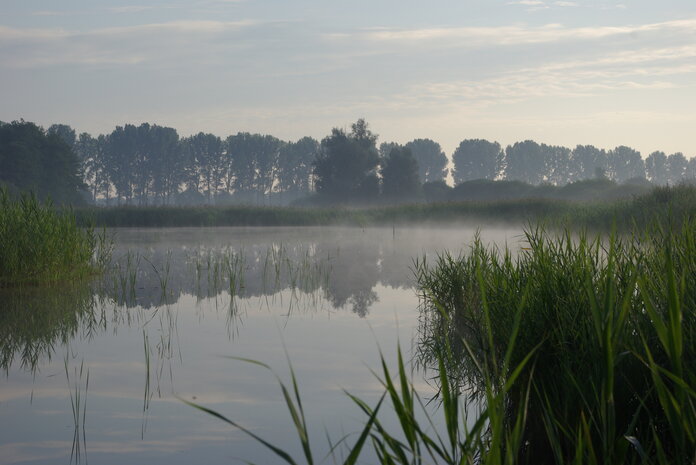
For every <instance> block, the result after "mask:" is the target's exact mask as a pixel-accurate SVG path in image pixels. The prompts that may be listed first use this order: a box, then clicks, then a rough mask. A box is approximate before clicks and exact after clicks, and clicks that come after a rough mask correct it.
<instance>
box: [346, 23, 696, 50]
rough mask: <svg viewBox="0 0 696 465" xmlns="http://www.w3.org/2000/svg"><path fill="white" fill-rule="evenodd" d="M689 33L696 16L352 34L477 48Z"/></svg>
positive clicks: (693, 31) (695, 26)
mask: <svg viewBox="0 0 696 465" xmlns="http://www.w3.org/2000/svg"><path fill="white" fill-rule="evenodd" d="M654 32H659V33H669V32H671V33H674V32H677V33H686V34H690V35H696V19H684V20H675V21H665V22H659V23H649V24H640V25H629V26H587V27H566V26H563V25H562V24H547V25H544V26H491V27H450V28H419V29H383V30H376V31H365V32H362V33H358V34H354V35H353V37H355V36H357V37H358V38H363V39H365V40H370V41H374V42H415V41H418V42H422V41H443V40H446V41H449V42H450V44H452V41H457V42H456V43H457V44H458V45H460V46H466V47H476V46H480V45H482V44H490V45H519V44H535V43H548V42H560V41H568V40H595V39H604V38H609V37H614V36H629V35H634V34H640V33H654Z"/></svg>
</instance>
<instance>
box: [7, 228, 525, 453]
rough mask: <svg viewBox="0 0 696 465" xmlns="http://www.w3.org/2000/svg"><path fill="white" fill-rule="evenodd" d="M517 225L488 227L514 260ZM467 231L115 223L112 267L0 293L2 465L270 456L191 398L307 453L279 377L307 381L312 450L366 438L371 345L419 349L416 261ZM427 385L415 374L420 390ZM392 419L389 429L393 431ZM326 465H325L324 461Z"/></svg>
mask: <svg viewBox="0 0 696 465" xmlns="http://www.w3.org/2000/svg"><path fill="white" fill-rule="evenodd" d="M519 234H520V233H519V231H514V232H511V231H505V230H495V229H486V230H485V231H484V232H483V233H482V237H483V238H484V240H485V241H486V242H492V243H496V244H499V245H501V246H502V245H504V244H505V243H506V242H507V243H508V244H509V245H510V246H511V248H513V249H515V248H516V247H518V244H519V242H520V240H521V237H520V236H519ZM473 235H474V230H472V229H416V228H414V229H400V228H397V229H396V230H393V229H392V228H384V229H381V228H374V229H365V230H363V229H360V228H215V229H201V228H196V229H194V228H191V229H158V230H143V229H120V230H118V231H116V236H115V237H116V249H115V252H114V266H113V272H111V273H109V274H108V276H106V277H104V278H103V279H99V280H97V281H96V282H94V283H90V284H85V285H80V286H68V287H65V288H61V289H59V290H55V291H50V292H47V291H43V292H36V291H34V292H22V293H19V294H18V293H16V292H15V293H12V294H10V293H4V294H0V361H1V362H2V369H3V370H4V371H5V376H4V378H3V379H2V380H0V463H1V464H9V463H36V464H39V463H41V464H43V463H47V464H48V463H50V464H56V463H58V464H60V463H66V464H68V463H92V464H123V463H144V464H158V463H162V464H173V463H174V464H175V463H182V464H189V463H194V462H195V463H210V464H217V463H242V461H243V460H251V461H254V462H257V463H275V462H276V460H274V457H273V456H272V455H270V453H269V452H267V451H265V450H263V449H262V448H261V446H260V445H258V444H257V443H254V442H253V441H250V440H249V439H247V437H246V436H245V435H244V434H243V433H242V432H240V431H238V430H236V429H234V428H232V427H230V426H228V425H226V424H224V423H222V422H221V421H219V420H217V419H215V418H213V417H211V416H209V415H206V414H204V413H202V412H200V411H198V410H196V409H194V408H192V407H189V406H187V405H186V404H184V403H183V402H182V401H181V400H180V399H187V400H190V401H193V402H197V403H200V404H202V405H204V406H206V407H209V408H212V409H214V410H217V411H219V412H220V413H222V414H224V415H226V416H228V417H229V418H231V419H232V420H234V421H236V422H239V423H240V424H242V425H244V426H246V427H248V428H250V429H252V430H253V431H254V432H255V433H256V434H259V435H261V436H262V437H264V438H268V439H271V440H272V442H274V443H275V444H277V445H280V446H282V447H284V448H286V449H287V450H289V451H292V452H293V453H295V456H296V457H300V455H301V454H300V450H299V446H298V441H297V439H296V436H295V434H294V432H293V427H292V423H291V419H290V416H289V414H288V412H287V410H286V408H285V406H284V403H283V400H282V396H281V394H280V390H279V388H278V385H277V383H276V381H275V378H274V377H273V374H271V373H270V372H268V371H267V370H264V369H263V368H261V367H259V366H256V365H252V364H249V363H245V362H242V361H238V360H234V359H230V357H245V358H252V359H255V360H260V361H263V362H265V363H267V364H269V365H270V366H271V367H272V368H273V370H274V371H275V372H276V373H277V374H278V375H279V376H280V377H281V378H283V379H285V380H287V379H288V373H289V371H288V362H287V360H286V352H287V354H288V356H289V358H290V359H291V362H292V365H293V367H294V370H295V373H296V375H297V377H298V379H299V383H300V389H301V393H302V396H303V401H304V406H305V410H306V414H307V417H308V419H309V424H310V435H311V439H312V441H313V442H314V445H315V446H316V449H317V451H319V452H320V454H318V457H323V455H321V454H323V453H326V451H327V450H328V446H327V440H326V434H327V433H328V434H329V435H330V436H331V438H332V439H334V440H337V439H339V438H340V437H342V436H343V435H345V434H347V433H351V432H355V431H358V430H359V428H360V426H361V424H362V420H363V416H362V414H361V413H360V412H359V411H358V409H357V408H356V407H354V405H353V404H352V403H351V401H350V400H349V399H348V398H347V397H346V395H345V394H344V393H343V390H344V389H345V390H348V391H349V392H351V393H352V394H356V395H357V396H359V397H361V398H363V399H364V400H366V401H368V402H370V403H374V402H376V400H377V399H378V397H379V395H380V394H381V392H382V389H381V385H380V384H379V382H378V380H377V379H376V378H375V377H374V375H372V374H371V372H370V369H375V370H377V369H378V368H379V364H378V362H379V353H378V348H381V350H382V351H383V353H384V355H385V357H386V359H387V360H389V361H394V360H395V359H396V356H395V353H396V347H397V341H400V343H401V346H402V348H403V351H404V353H405V355H406V356H407V357H410V355H411V354H412V347H413V344H415V343H416V341H417V334H416V333H417V326H418V299H417V295H416V293H415V290H414V289H413V277H412V272H411V266H412V263H413V259H414V258H418V257H423V256H424V255H427V256H429V257H431V258H432V257H434V256H435V254H436V253H437V252H438V251H443V250H451V251H459V250H461V249H465V248H466V247H467V245H468V244H469V242H470V241H471V239H472V238H473ZM427 376H428V375H427V374H425V375H424V374H422V373H415V374H414V382H415V384H416V385H417V386H418V388H419V390H420V392H421V393H422V394H423V396H424V397H427V396H428V395H429V394H430V393H432V391H431V390H430V388H429V386H428V384H427V382H426V380H425V379H424V378H427ZM387 421H388V420H387ZM327 462H328V463H332V462H331V461H330V460H328V461H327Z"/></svg>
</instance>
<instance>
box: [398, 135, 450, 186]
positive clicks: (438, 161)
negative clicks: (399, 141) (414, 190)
mask: <svg viewBox="0 0 696 465" xmlns="http://www.w3.org/2000/svg"><path fill="white" fill-rule="evenodd" d="M404 147H405V148H407V149H409V150H411V153H412V154H413V157H414V158H415V159H416V161H417V162H418V174H419V177H420V182H422V183H426V182H437V181H443V180H444V179H445V178H446V177H447V172H448V169H447V163H448V162H449V160H447V155H445V152H443V151H442V148H441V147H440V144H438V143H437V142H435V141H433V140H431V139H415V140H412V141H411V142H408V143H406V145H404Z"/></svg>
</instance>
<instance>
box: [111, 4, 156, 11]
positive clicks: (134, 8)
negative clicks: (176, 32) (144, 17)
mask: <svg viewBox="0 0 696 465" xmlns="http://www.w3.org/2000/svg"><path fill="white" fill-rule="evenodd" d="M154 8H155V7H154V6H152V5H126V6H113V7H110V8H107V10H108V11H110V12H112V13H140V12H142V11H147V10H153V9H154Z"/></svg>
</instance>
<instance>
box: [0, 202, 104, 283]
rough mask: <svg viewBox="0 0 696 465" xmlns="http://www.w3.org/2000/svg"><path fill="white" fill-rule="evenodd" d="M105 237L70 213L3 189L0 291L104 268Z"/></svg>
mask: <svg viewBox="0 0 696 465" xmlns="http://www.w3.org/2000/svg"><path fill="white" fill-rule="evenodd" d="M109 253H110V242H109V239H108V238H107V236H106V234H105V233H101V234H99V233H97V232H95V231H94V229H93V228H91V227H86V228H83V227H80V226H78V224H77V222H76V219H75V216H74V215H73V213H72V211H71V210H61V211H58V210H56V209H55V208H54V207H53V205H52V204H51V203H50V202H46V203H40V202H39V201H38V200H37V198H36V197H35V196H34V195H23V196H21V197H19V198H13V197H11V196H10V194H9V193H8V192H7V190H4V189H0V287H9V286H21V285H37V284H46V283H51V282H64V281H70V280H73V279H76V278H80V277H84V276H87V275H89V274H90V273H93V272H94V271H95V270H96V269H97V268H100V267H102V266H105V264H106V263H107V261H108V255H109Z"/></svg>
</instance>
